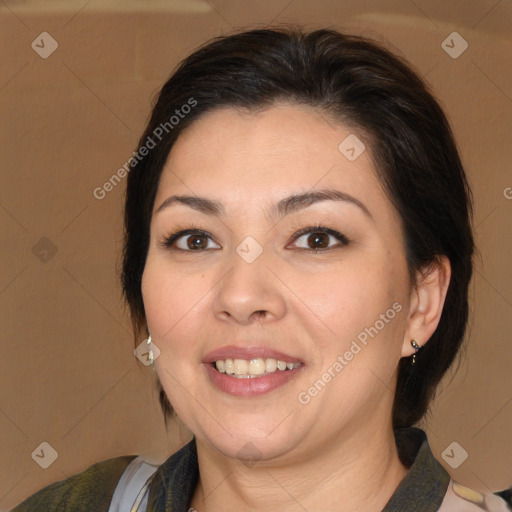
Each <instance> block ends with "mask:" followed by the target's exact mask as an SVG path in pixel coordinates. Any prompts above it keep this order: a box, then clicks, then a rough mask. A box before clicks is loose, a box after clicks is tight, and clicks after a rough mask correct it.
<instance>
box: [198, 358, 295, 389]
mask: <svg viewBox="0 0 512 512" xmlns="http://www.w3.org/2000/svg"><path fill="white" fill-rule="evenodd" d="M204 366H205V367H206V371H207V372H208V376H209V377H210V380H211V382H212V383H213V384H214V385H215V386H216V387H217V388H218V389H220V390H221V391H224V393H229V394H230V395H235V396H260V395H264V394H265V393H270V391H274V389H277V388H279V387H281V386H283V385H284V384H286V383H287V382H288V381H289V380H290V379H293V378H294V377H296V376H297V374H298V373H299V372H300V371H301V369H302V368H303V367H304V365H301V366H299V367H298V368H294V369H293V370H283V371H280V370H278V371H276V372H274V373H269V374H268V375H263V376H262V377H253V378H248V379H243V378H242V379H239V378H237V377H230V376H229V375H227V374H226V373H220V372H219V371H217V370H216V369H215V368H214V367H213V365H211V364H205V365H204Z"/></svg>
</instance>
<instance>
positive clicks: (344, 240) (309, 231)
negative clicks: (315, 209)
mask: <svg viewBox="0 0 512 512" xmlns="http://www.w3.org/2000/svg"><path fill="white" fill-rule="evenodd" d="M312 233H325V234H326V235H329V236H332V237H334V238H336V239H337V240H338V241H339V242H340V243H341V245H342V246H345V245H348V244H349V243H350V240H349V239H348V238H347V237H346V236H345V235H344V234H343V233H340V232H339V231H336V230H335V229H331V228H328V227H325V226H321V225H316V226H308V227H305V228H302V229H299V230H298V231H297V232H295V233H294V235H293V241H294V242H295V241H296V240H298V239H299V238H301V237H302V236H304V235H308V234H312ZM334 247H339V246H333V247H328V248H324V249H322V248H319V249H311V248H309V249H304V250H309V251H316V252H319V251H320V252H321V251H327V250H329V249H332V248H334Z"/></svg>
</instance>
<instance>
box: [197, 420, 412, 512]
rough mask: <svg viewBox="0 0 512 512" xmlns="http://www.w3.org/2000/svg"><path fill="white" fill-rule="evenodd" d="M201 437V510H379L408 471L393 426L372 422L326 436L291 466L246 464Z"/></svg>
mask: <svg viewBox="0 0 512 512" xmlns="http://www.w3.org/2000/svg"><path fill="white" fill-rule="evenodd" d="M196 442H197V452H198V461H199V474H200V480H199V483H198V486H197V488H196V491H195V493H194V497H193V499H192V503H191V506H193V507H194V508H195V509H197V510H199V511H201V512H209V511H216V510H251V511H254V512H257V511H268V510H273V509H276V510H277V509H279V511H280V512H288V511H297V510H318V508H319V503H321V508H322V510H343V511H344V512H352V511H354V512H355V511H359V510H367V511H380V510H382V509H383V507H384V506H385V504H386V503H387V501H388V500H389V498H390V497H391V495H392V494H393V492H394V491H395V489H396V488H397V486H398V485H399V483H400V481H401V480H402V479H403V477H404V476H405V474H406V473H407V469H406V468H405V467H404V466H403V465H402V463H401V462H400V460H399V457H398V452H397V448H396V444H395V440H394V435H393V431H392V429H391V426H390V427H389V429H378V428H377V429H376V428H375V423H373V422H367V423H366V426H365V427H362V428H361V427H360V426H359V427H358V428H357V429H353V431H352V432H347V431H343V432H342V433H341V434H340V435H339V436H338V438H336V439H331V440H329V442H326V441H325V440H324V441H323V443H322V446H320V447H318V448H316V449H315V450H314V452H315V453H314V454H313V455H311V456H310V457H309V458H308V457H301V459H300V462H298V463H293V464H286V465H281V464H278V463H277V462H275V461H273V463H270V462H268V463H265V464H263V463H261V462H258V463H256V464H255V465H254V466H252V467H247V466H246V465H244V464H243V463H241V462H240V461H238V460H233V459H228V458H225V457H223V456H222V455H220V454H219V453H218V452H217V451H216V450H214V449H213V448H212V447H211V446H209V444H208V443H207V442H206V441H196ZM312 451H313V450H312Z"/></svg>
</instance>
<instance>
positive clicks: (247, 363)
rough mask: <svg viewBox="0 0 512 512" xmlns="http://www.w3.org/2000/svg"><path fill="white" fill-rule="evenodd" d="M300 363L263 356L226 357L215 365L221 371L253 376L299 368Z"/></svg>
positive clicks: (241, 375)
mask: <svg viewBox="0 0 512 512" xmlns="http://www.w3.org/2000/svg"><path fill="white" fill-rule="evenodd" d="M299 366H300V363H287V362H285V361H281V360H279V359H273V358H268V359H262V358H261V357H258V358H255V359H251V360H246V359H225V360H219V361H215V367H216V368H217V370H219V372H220V373H227V374H228V375H233V376H234V377H242V378H246V377H253V376H261V375H265V374H267V373H273V372H275V371H277V370H280V371H284V370H286V369H288V370H292V369H293V368H298V367H299Z"/></svg>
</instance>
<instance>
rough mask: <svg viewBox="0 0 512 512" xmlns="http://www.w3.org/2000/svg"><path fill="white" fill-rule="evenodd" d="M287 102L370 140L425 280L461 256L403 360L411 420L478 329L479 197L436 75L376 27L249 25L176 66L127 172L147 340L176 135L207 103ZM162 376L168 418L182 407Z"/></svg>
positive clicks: (400, 398) (140, 318)
mask: <svg viewBox="0 0 512 512" xmlns="http://www.w3.org/2000/svg"><path fill="white" fill-rule="evenodd" d="M278 101H286V102H295V103H297V104H306V105H309V106H312V107H314V108H316V109H318V110H319V111H320V112H323V113H325V114H327V115H329V116H331V117H332V118H334V119H337V120H338V121H339V122H340V123H341V124H344V125H346V126H349V127H351V128H353V130H354V131H355V132H356V133H358V134H361V137H362V138H364V140H366V141H368V142H369V147H370V152H371V155H372V158H373V162H374V166H375V170H376V173H377V174H378V176H379V178H380V180H381V181H382V183H383V185H384V186H385V189H386V191H387V193H388V196H389V198H390V200H391V201H392V203H393V204H394V206H395V207H396V209H397V211H398V212H399V214H400V217H401V220H402V224H403V232H404V237H405V247H406V256H407V262H408V270H409V274H410V277H411V281H412V283H413V284H414V283H415V276H416V272H417V271H419V270H428V269H429V268H430V267H431V266H432V264H434V263H436V261H437V260H438V258H439V257H440V256H442V255H445V256H446V257H448V259H449V260H450V264H451V269H452V276H451V282H450V285H449V288H448V293H447V297H446V301H445V304H444V309H443V312H442V316H441V319H440V322H439V325H438V327H437V329H436V331H435V332H434V334H433V336H432V337H431V339H430V340H429V342H428V343H426V345H425V346H424V347H423V348H422V350H421V351H420V352H419V354H418V355H417V357H416V359H417V362H416V364H415V365H414V366H412V365H411V364H410V361H409V358H402V359H401V361H400V363H399V373H398V382H397V389H396V394H395V400H394V407H393V426H394V427H395V428H399V427H406V426H411V425H413V424H415V423H417V422H418V421H419V420H420V419H421V418H422V417H423V416H424V415H425V414H426V412H427V410H428V405H429V402H430V400H431V399H432V397H433V396H434V393H435V389H436V386H437V384H438V383H439V381H440V379H441V377H442V376H443V375H444V374H445V372H446V371H447V369H448V368H449V367H450V365H451V364H452V362H453V360H454V358H455V356H456V354H457V352H458V350H459V348H460V346H461V343H462V341H463V337H464V333H465V330H466V324H467V319H468V286H469V282H470V279H471V275H472V268H473V264H472V256H473V252H474V242H473V235H472V229H471V216H472V199H471V191H470V189H469V186H468V183H467V180H466V176H465V174H464V170H463V167H462V164H461V161H460V157H459V154H458V151H457V147H456V144H455V141H454V137H453V135H452V132H451V129H450V126H449V123H448V121H447V119H446V117H445V115H444V113H443V111H442V109H441V108H440V106H439V104H438V103H437V101H436V100H435V99H434V97H433V95H432V93H431V92H430V91H429V88H428V86H427V85H426V84H425V83H424V82H423V81H422V80H421V78H419V76H418V74H417V73H416V72H415V71H414V70H413V69H412V67H411V65H410V64H408V63H406V62H405V61H404V60H403V59H401V58H400V57H398V56H396V55H393V54H392V53H390V52H389V51H388V50H387V49H386V48H385V47H384V46H382V45H381V44H380V43H376V42H373V41H371V40H368V39H366V38H362V37H359V36H355V35H346V34H342V33H340V32H338V31H336V30H333V29H322V30H315V31H311V32H307V31H305V30H304V29H302V28H300V27H292V28H289V27H286V28H283V27H279V28H275V29H270V28H269V29H258V30H252V31H246V32H242V33H238V34H234V35H229V36H223V37H219V38H216V39H214V40H212V41H210V42H208V43H207V44H206V45H204V46H203V47H201V48H200V49H198V50H197V51H195V52H194V53H193V54H191V55H190V56H189V57H187V58H186V59H185V60H184V61H183V62H182V63H181V64H180V65H179V66H178V67H177V69H176V70H175V71H174V72H173V73H172V75H171V77H170V78H169V80H168V81H167V82H166V83H165V85H164V86H163V87H162V90H161V92H160V94H159V96H158V98H157V101H156V103H155V105H154V108H153V111H152V114H151V117H150V120H149V122H148V125H147V127H146V130H145V132H144V134H143V135H142V137H141V139H140V143H139V148H142V147H143V146H148V140H149V138H150V139H151V140H153V141H154V142H156V146H155V147H154V148H152V149H150V150H149V151H148V152H145V153H146V154H145V155H144V156H140V155H138V158H137V162H136V165H133V169H131V170H130V172H129V176H128V179H127V190H126V205H125V206H126V207H125V240H124V251H123V258H124V259H123V269H122V285H123V293H124V296H125V299H126V301H127V304H128V306H129V308H130V313H131V318H132V323H133V327H134V335H135V340H136V344H138V343H140V341H141V333H142V331H144V330H145V331H146V334H147V326H146V319H145V312H144V304H143V300H142V293H141V279H142V274H143V271H144V266H145V261H146V255H147V252H148V246H149V228H150V222H151V214H152V209H153V204H154V200H155V196H156V192H157V188H158V183H159V179H160V175H161V173H162V168H163V166H164V164H165V162H166V160H167V157H168V155H169V152H170V150H171V148H172V146H173V144H174V143H175V141H176V139H177V138H178V137H179V135H180V133H181V132H182V131H183V130H184V129H186V128H187V126H190V124H191V123H193V122H194V121H195V120H196V119H198V118H199V117H200V116H201V115H202V114H204V113H205V112H208V111H211V110H213V109H216V108H220V107H226V106H230V107H236V108H241V109H245V110H248V111H257V110H258V109H262V108H266V107H270V106H272V105H273V104H275V103H276V102H278ZM184 105H189V106H192V105H193V106H192V107H191V108H188V107H187V108H183V106H184ZM173 116H174V119H173V120H171V118H172V117H173ZM178 116H179V120H178ZM155 133H157V134H158V137H156V136H155ZM340 142H341V141H340ZM158 386H159V391H160V402H161V405H162V408H163V411H164V417H165V420H166V423H167V418H168V416H169V415H170V413H171V411H172V409H171V406H170V404H169V401H168V399H167V396H166V394H165V392H164V390H163V388H162V386H161V384H160V383H158Z"/></svg>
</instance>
